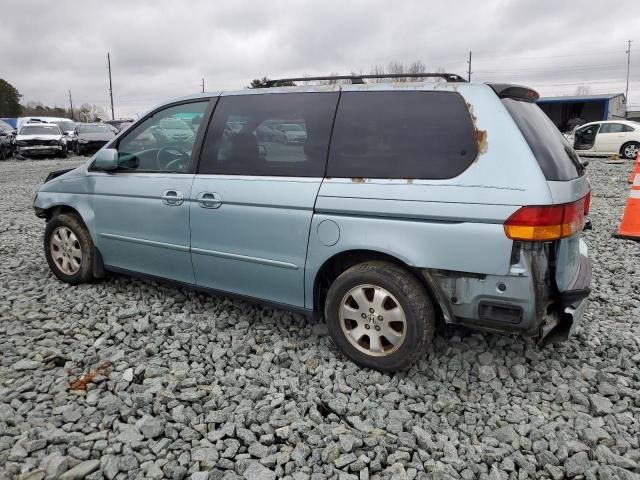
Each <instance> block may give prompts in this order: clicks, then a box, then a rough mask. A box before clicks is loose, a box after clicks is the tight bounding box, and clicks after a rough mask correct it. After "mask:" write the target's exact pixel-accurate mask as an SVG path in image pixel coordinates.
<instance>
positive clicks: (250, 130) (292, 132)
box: [199, 92, 338, 177]
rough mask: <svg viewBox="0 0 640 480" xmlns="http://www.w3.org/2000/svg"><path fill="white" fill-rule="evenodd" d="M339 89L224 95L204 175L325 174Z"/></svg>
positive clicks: (204, 154)
mask: <svg viewBox="0 0 640 480" xmlns="http://www.w3.org/2000/svg"><path fill="white" fill-rule="evenodd" d="M337 100H338V94H337V93H333V92H331V93H329V92H327V93H324V92H323V93H266V94H252V95H238V96H228V97H221V98H220V100H219V102H218V105H217V106H216V111H215V112H214V115H213V119H212V121H211V126H210V127H209V130H208V131H207V136H206V139H205V143H204V146H203V150H202V160H201V162H200V169H199V173H204V174H222V175H260V176H286V177H292V176H293V177H321V176H323V175H324V170H325V162H326V156H327V148H328V144H329V136H330V134H331V123H332V121H333V115H334V112H335V108H336V102H337Z"/></svg>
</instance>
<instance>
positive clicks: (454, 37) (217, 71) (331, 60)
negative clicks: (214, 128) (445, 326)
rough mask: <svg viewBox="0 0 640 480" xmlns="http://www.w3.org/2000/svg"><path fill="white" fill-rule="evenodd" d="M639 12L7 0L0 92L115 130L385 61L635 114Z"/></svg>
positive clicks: (526, 2) (0, 32) (476, 4)
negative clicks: (207, 95) (214, 99)
mask: <svg viewBox="0 0 640 480" xmlns="http://www.w3.org/2000/svg"><path fill="white" fill-rule="evenodd" d="M638 27H640V1H638V0H618V1H615V2H605V1H602V0H582V1H571V2H569V1H562V2H559V1H555V0H519V1H515V0H512V1H509V0H482V1H477V0H446V1H436V0H429V1H425V0H416V1H402V0H396V1H394V2H390V1H389V0H380V1H373V0H367V1H365V0H362V1H349V0H340V1H336V0H323V1H317V0H315V1H302V0H298V1H291V0H289V1H278V0H270V1H255V2H254V1H244V0H232V1H222V0H215V1H211V0H202V1H191V0H180V1H178V0H171V1H168V0H153V1H150V0H149V1H143V0H136V1H124V0H109V1H107V0H67V1H55V2H51V1H36V0H19V1H17V0H13V1H11V2H7V3H6V4H3V7H2V15H1V16H0V78H4V79H6V80H7V81H9V82H10V83H11V84H13V85H14V86H15V87H16V88H18V90H19V91H20V93H21V94H22V95H23V96H24V98H23V102H31V101H40V102H43V103H44V104H47V105H59V106H66V105H68V98H67V91H68V90H69V89H71V91H72V94H73V101H74V105H80V104H82V103H90V104H96V105H99V106H102V107H105V108H106V107H108V105H109V94H108V88H109V84H108V77H107V52H110V53H111V67H112V70H113V91H114V102H115V113H116V117H121V116H132V115H135V114H141V113H143V112H145V111H146V110H148V109H149V108H151V107H152V106H154V105H156V104H157V103H160V102H163V101H164V100H166V99H168V98H173V97H176V96H182V95H187V94H190V93H195V92H198V91H199V90H200V88H201V86H200V82H201V79H202V78H203V77H204V79H205V88H206V90H208V91H215V90H225V89H226V90H228V89H238V88H243V87H244V86H246V85H247V84H248V83H249V82H250V80H251V79H252V78H255V77H262V76H267V77H270V78H277V77H280V76H292V75H300V74H309V75H313V74H328V73H331V72H340V73H349V72H351V71H363V72H368V71H369V70H370V69H371V67H372V66H373V65H376V64H386V63H388V62H389V61H392V60H394V61H400V62H411V61H414V60H422V61H423V62H424V64H425V65H426V66H427V69H429V70H435V69H437V68H439V67H444V68H445V69H446V71H450V72H454V73H458V74H465V75H466V69H467V64H466V60H467V56H468V52H469V50H472V51H473V65H472V71H473V74H472V80H477V81H483V82H484V81H499V82H517V83H521V84H525V85H528V86H532V87H534V88H536V89H537V90H538V91H539V92H540V93H541V94H542V95H545V96H547V95H562V94H573V93H575V91H576V88H577V87H579V86H581V85H585V86H587V87H589V89H590V92H591V93H607V92H624V88H625V78H626V68H627V56H626V54H625V50H626V41H627V40H628V39H634V38H635V39H636V42H635V43H634V44H632V55H631V78H630V87H629V104H630V105H636V106H638V107H637V108H639V109H640V28H638Z"/></svg>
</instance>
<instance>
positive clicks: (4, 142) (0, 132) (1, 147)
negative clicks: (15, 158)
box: [0, 120, 16, 160]
mask: <svg viewBox="0 0 640 480" xmlns="http://www.w3.org/2000/svg"><path fill="white" fill-rule="evenodd" d="M15 131H16V130H15V128H13V127H12V126H11V125H9V124H8V123H7V122H5V121H3V120H0V160H6V159H7V158H9V157H11V155H12V153H13V144H14V137H15Z"/></svg>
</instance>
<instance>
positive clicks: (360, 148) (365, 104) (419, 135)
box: [327, 91, 478, 179]
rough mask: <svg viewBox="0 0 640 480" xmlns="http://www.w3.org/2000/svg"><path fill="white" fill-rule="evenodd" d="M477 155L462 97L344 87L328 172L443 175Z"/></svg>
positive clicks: (330, 174) (373, 175)
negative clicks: (356, 89) (360, 90)
mask: <svg viewBox="0 0 640 480" xmlns="http://www.w3.org/2000/svg"><path fill="white" fill-rule="evenodd" d="M477 154H478V151H477V144H476V136H475V129H474V126H473V122H472V120H471V115H470V114H469V109H468V107H467V104H466V102H465V100H464V99H463V98H462V96H460V95H459V94H457V93H454V92H425V91H397V92H343V94H342V97H341V98H340V106H339V107H338V112H337V115H336V121H335V126H334V130H333V138H332V141H331V150H330V153H329V163H328V166H327V176H328V177H352V178H354V177H355V178H357V177H364V178H418V179H444V178H452V177H455V176H457V175H459V174H461V173H462V172H463V171H464V170H466V169H467V168H468V167H469V165H471V164H472V163H473V161H474V160H475V158H476V156H477Z"/></svg>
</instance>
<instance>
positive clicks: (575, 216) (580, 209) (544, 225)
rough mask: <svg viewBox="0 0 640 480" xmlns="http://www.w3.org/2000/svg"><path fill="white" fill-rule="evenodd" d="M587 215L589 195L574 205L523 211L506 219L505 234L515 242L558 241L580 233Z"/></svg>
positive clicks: (537, 207)
mask: <svg viewBox="0 0 640 480" xmlns="http://www.w3.org/2000/svg"><path fill="white" fill-rule="evenodd" d="M588 211H589V195H588V194H587V196H586V197H584V198H581V199H580V200H578V201H576V202H573V203H565V204H562V205H549V206H536V207H522V208H521V209H520V210H518V211H517V212H515V213H514V214H513V215H511V216H510V217H509V218H508V219H507V221H506V222H505V224H504V231H505V233H506V234H507V237H509V238H510V239H512V240H528V241H551V240H558V239H560V238H564V237H569V236H571V235H573V234H574V233H576V232H579V231H580V230H581V229H582V228H583V227H584V216H585V212H588Z"/></svg>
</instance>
